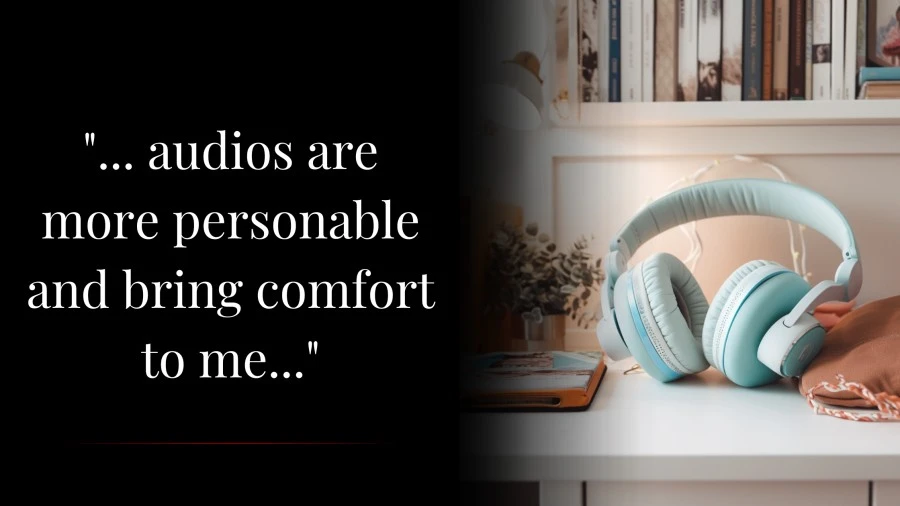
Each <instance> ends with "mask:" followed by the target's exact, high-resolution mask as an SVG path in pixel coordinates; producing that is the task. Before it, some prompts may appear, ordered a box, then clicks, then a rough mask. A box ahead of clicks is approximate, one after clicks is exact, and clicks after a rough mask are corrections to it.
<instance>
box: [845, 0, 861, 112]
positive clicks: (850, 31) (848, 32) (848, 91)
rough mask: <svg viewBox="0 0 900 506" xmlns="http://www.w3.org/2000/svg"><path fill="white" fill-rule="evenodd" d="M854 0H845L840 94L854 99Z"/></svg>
mask: <svg viewBox="0 0 900 506" xmlns="http://www.w3.org/2000/svg"><path fill="white" fill-rule="evenodd" d="M858 12H859V11H858V10H857V5H856V0H849V1H847V12H846V17H847V22H846V23H845V26H846V28H845V29H844V33H845V36H844V43H845V44H846V48H847V49H846V51H845V52H844V82H843V91H842V93H843V94H842V96H841V98H843V99H844V100H856V25H857V22H858V19H857V15H858Z"/></svg>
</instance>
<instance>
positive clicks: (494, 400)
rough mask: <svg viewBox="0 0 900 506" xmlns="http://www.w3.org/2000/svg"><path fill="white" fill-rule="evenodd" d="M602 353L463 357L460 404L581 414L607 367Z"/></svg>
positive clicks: (505, 354)
mask: <svg viewBox="0 0 900 506" xmlns="http://www.w3.org/2000/svg"><path fill="white" fill-rule="evenodd" d="M603 358H604V354H603V352H602V351H592V352H565V351H539V352H497V353H486V354H479V355H470V356H466V357H464V358H463V361H462V364H461V371H460V373H461V374H460V378H461V379H460V381H461V384H460V387H461V388H460V392H461V401H462V402H461V405H462V407H463V408H466V409H471V410H479V409H482V410H520V411H532V410H549V411H559V410H584V409H587V408H588V407H589V406H590V404H591V401H592V400H593V398H594V396H595V394H596V393H597V389H598V386H599V385H600V381H601V379H602V378H603V374H604V373H605V372H606V364H605V363H604V361H603Z"/></svg>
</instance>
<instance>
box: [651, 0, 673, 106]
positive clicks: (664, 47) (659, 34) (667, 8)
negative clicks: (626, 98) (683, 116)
mask: <svg viewBox="0 0 900 506" xmlns="http://www.w3.org/2000/svg"><path fill="white" fill-rule="evenodd" d="M655 39H656V40H655V46H656V48H655V54H654V61H653V64H654V67H655V68H654V72H653V80H654V81H655V86H654V90H653V99H654V100H655V101H657V102H674V101H675V99H676V97H677V91H676V88H677V87H678V72H677V69H678V1H677V0H657V2H656V37H655Z"/></svg>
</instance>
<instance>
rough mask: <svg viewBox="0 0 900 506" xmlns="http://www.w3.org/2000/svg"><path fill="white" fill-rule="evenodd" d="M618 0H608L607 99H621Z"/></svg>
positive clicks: (620, 17)
mask: <svg viewBox="0 0 900 506" xmlns="http://www.w3.org/2000/svg"><path fill="white" fill-rule="evenodd" d="M619 2H620V0H609V101H610V102H621V101H622V79H621V73H622V61H621V58H620V56H621V53H622V52H621V44H620V41H619V35H620V29H619V28H620V25H621V21H622V11H621V9H620V5H619Z"/></svg>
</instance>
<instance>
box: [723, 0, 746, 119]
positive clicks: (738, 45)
mask: <svg viewBox="0 0 900 506" xmlns="http://www.w3.org/2000/svg"><path fill="white" fill-rule="evenodd" d="M743 50H744V5H743V2H742V1H741V0H723V2H722V100H736V101H740V100H741V84H742V82H743V67H744V63H743V60H744V54H743Z"/></svg>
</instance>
